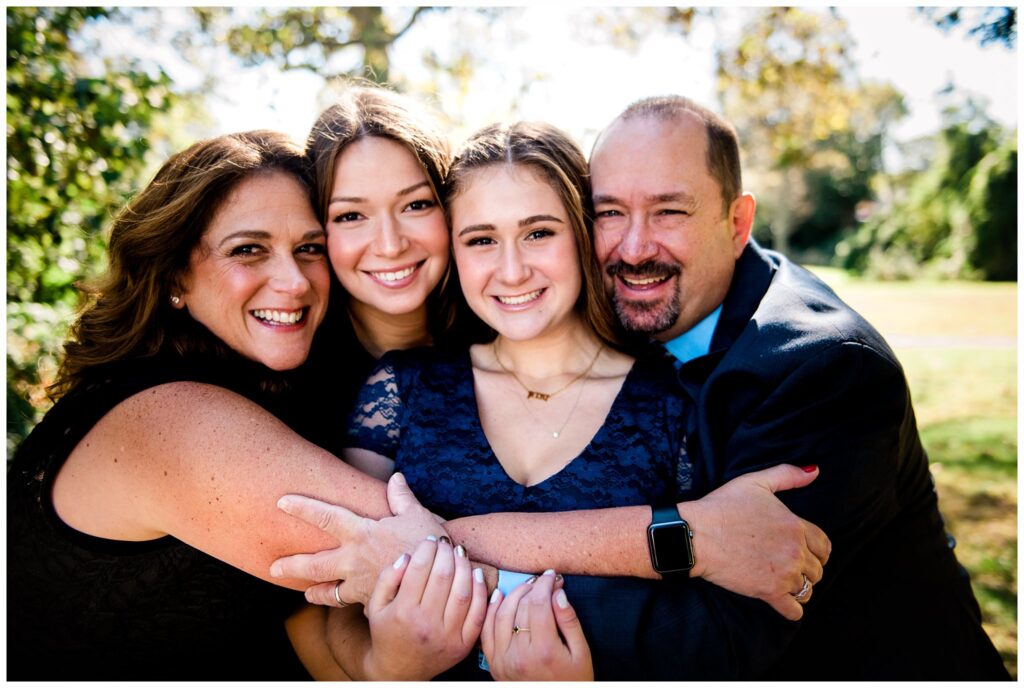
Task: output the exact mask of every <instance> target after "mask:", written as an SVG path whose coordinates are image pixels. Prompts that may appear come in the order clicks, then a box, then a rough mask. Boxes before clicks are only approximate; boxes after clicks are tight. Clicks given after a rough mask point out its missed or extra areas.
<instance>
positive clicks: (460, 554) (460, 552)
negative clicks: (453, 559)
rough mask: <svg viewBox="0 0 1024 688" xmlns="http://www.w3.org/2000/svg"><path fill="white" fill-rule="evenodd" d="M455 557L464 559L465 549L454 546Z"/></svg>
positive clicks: (460, 546)
mask: <svg viewBox="0 0 1024 688" xmlns="http://www.w3.org/2000/svg"><path fill="white" fill-rule="evenodd" d="M455 556H457V557H462V558H463V559H465V558H466V548H465V547H463V546H462V545H455Z"/></svg>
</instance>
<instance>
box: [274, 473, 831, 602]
mask: <svg viewBox="0 0 1024 688" xmlns="http://www.w3.org/2000/svg"><path fill="white" fill-rule="evenodd" d="M817 475H818V473H817V472H816V471H815V472H812V473H806V472H804V471H802V470H801V469H798V468H796V467H794V466H776V467H773V468H769V469H766V470H764V471H758V472H755V473H751V474H748V475H744V476H740V477H738V478H736V479H735V480H733V481H731V482H730V483H728V484H727V485H724V486H723V487H721V488H719V489H718V490H716V491H715V492H713V493H711V494H709V495H707V496H705V497H704V498H702V499H700V500H695V501H691V502H682V503H680V504H679V505H678V506H679V512H680V514H681V515H682V516H683V518H685V519H686V520H687V521H688V522H689V523H690V525H691V527H692V528H693V529H694V531H695V533H697V535H696V536H695V537H694V548H695V551H696V566H695V571H694V572H693V575H700V576H702V577H704V578H705V579H707V580H709V581H710V582H713V583H715V584H716V585H720V586H722V587H724V588H726V589H728V590H731V591H733V592H736V593H738V594H742V595H746V596H748V597H755V598H757V599H763V600H765V601H766V602H768V603H769V604H771V605H772V607H773V608H775V609H776V611H778V612H779V613H780V614H782V615H783V616H785V617H786V618H788V619H798V618H800V615H801V614H802V613H803V608H802V606H801V605H800V604H799V603H797V602H796V601H794V600H793V597H792V595H791V594H790V593H792V592H796V591H797V590H799V589H800V585H801V583H802V578H801V574H802V573H807V575H808V577H809V578H811V582H812V583H814V582H817V580H819V579H820V578H821V567H822V566H823V565H824V563H825V562H826V561H827V560H828V554H829V551H830V543H829V541H828V538H827V537H825V534H824V533H823V532H822V531H821V530H820V529H819V528H817V527H816V526H814V525H813V524H811V523H809V522H807V521H804V520H803V519H800V518H797V517H796V516H794V515H793V514H792V513H791V512H790V511H789V510H788V509H787V508H786V507H785V506H784V505H783V504H782V503H781V502H780V501H779V500H778V498H777V497H776V496H775V495H774V492H776V491H780V490H785V489H793V488H797V487H803V486H804V485H807V484H808V483H810V482H811V481H813V480H814V479H815V478H816V477H817ZM388 499H389V504H390V506H391V509H392V511H393V512H394V513H395V514H396V517H395V518H391V519H383V520H381V521H379V522H377V521H373V520H371V519H363V518H358V517H354V516H352V515H351V514H349V513H348V512H347V511H345V510H344V509H339V508H336V507H332V506H331V505H330V504H326V503H324V502H320V501H317V500H310V499H296V498H294V497H288V502H290V505H289V506H287V508H286V510H287V511H288V512H289V513H291V514H293V515H295V516H297V517H299V518H302V519H303V520H305V521H307V522H308V523H312V524H314V525H320V526H321V527H324V528H325V529H326V530H327V532H329V533H331V534H332V535H334V536H335V537H336V538H337V539H338V540H339V541H341V542H344V543H346V544H345V545H342V546H341V547H339V548H337V549H334V550H326V551H323V552H319V553H317V554H299V555H295V556H292V557H285V558H283V559H280V560H279V561H278V562H277V563H275V567H274V570H275V571H276V572H279V573H280V575H287V576H291V577H303V578H308V579H310V580H316V581H328V582H326V583H324V584H322V585H318V586H314V587H312V588H310V589H309V590H307V593H306V598H307V599H308V600H309V601H310V602H313V603H316V604H328V605H333V604H335V601H334V581H337V580H339V579H341V580H344V581H345V583H344V584H343V585H342V587H341V593H342V599H344V600H346V601H361V600H365V599H366V598H367V597H368V595H369V589H370V583H369V581H372V580H373V579H374V578H375V577H376V573H377V572H378V571H380V570H381V569H382V568H383V567H385V566H387V565H388V561H389V560H390V559H392V558H393V557H394V556H395V553H396V552H401V551H405V550H407V549H409V548H410V547H411V546H412V544H413V542H414V541H415V540H416V539H419V538H420V537H422V535H423V531H418V530H411V529H409V527H408V526H405V525H404V523H405V520H404V519H405V518H406V517H407V516H408V517H412V516H413V515H416V514H419V515H420V517H421V519H422V518H423V514H429V512H428V511H426V509H424V508H423V507H422V506H420V505H419V503H418V502H416V500H415V497H414V496H413V495H412V493H411V492H410V491H409V488H408V485H406V484H405V482H404V480H403V479H402V478H401V477H400V476H396V477H393V478H392V480H391V481H390V482H389V484H388ZM650 516H651V510H650V508H649V507H647V506H643V507H622V508H618V509H598V510H589V511H574V512H562V513H549V514H509V513H506V514H488V515H485V516H475V517H470V518H463V519H457V520H455V521H450V522H448V523H447V524H445V528H446V529H447V530H448V532H450V533H451V537H452V538H453V540H454V541H455V542H458V543H462V544H464V545H466V546H467V549H470V550H471V551H472V552H473V555H474V559H477V558H479V559H483V560H485V561H488V562H489V563H494V564H496V565H500V566H501V567H502V568H506V569H509V570H512V569H515V570H526V571H529V570H531V569H532V570H538V569H541V568H543V567H544V565H545V564H544V562H543V558H544V557H548V559H550V560H554V561H556V562H557V563H556V565H557V566H558V567H559V568H560V569H561V570H565V571H566V572H568V573H578V574H587V575H605V576H634V577H643V578H655V577H657V574H656V573H655V572H654V571H653V569H651V567H650V558H649V556H648V551H647V541H646V535H645V534H646V529H647V525H648V524H649V523H650ZM325 524H326V525H325ZM427 532H431V531H429V530H428V531H427ZM434 532H436V533H442V532H443V531H441V530H437V531H434ZM278 567H280V568H278ZM486 574H487V576H488V581H489V583H490V581H491V580H492V578H491V575H492V574H491V571H490V570H486Z"/></svg>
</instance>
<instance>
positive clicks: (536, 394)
mask: <svg viewBox="0 0 1024 688" xmlns="http://www.w3.org/2000/svg"><path fill="white" fill-rule="evenodd" d="M526 398H527V400H529V399H540V400H541V401H547V400H548V399H550V398H551V395H550V394H545V393H544V392H532V391H530V390H526Z"/></svg>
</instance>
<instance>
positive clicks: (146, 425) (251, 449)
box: [54, 382, 386, 588]
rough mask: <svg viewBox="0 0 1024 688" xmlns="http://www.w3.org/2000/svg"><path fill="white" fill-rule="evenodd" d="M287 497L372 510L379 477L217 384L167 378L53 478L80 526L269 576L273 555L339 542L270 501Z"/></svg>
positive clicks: (67, 514)
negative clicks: (172, 546)
mask: <svg viewBox="0 0 1024 688" xmlns="http://www.w3.org/2000/svg"><path fill="white" fill-rule="evenodd" d="M290 493H294V494H305V495H308V496H311V497H317V498H320V499H327V500H330V501H333V502H335V503H339V502H340V503H343V504H349V505H352V506H353V508H355V509H357V510H358V511H360V512H363V513H371V514H373V515H377V514H378V513H380V512H382V511H384V510H385V509H386V499H385V497H384V490H383V485H382V484H381V483H380V482H378V481H376V480H373V479H371V478H369V477H368V476H365V475H363V474H361V473H359V472H358V471H356V470H355V469H353V468H351V467H349V466H347V465H345V464H344V463H343V462H341V461H340V460H339V459H337V458H336V457H335V456H333V455H331V454H330V453H328V452H326V451H324V450H323V449H321V448H319V447H317V446H315V445H313V444H311V443H309V442H307V441H306V440H304V439H303V438H301V437H300V436H298V435H296V434H295V433H294V432H292V431H291V430H290V429H289V428H288V427H287V426H286V425H285V424H284V423H282V422H281V421H279V420H278V419H277V418H275V417H274V416H272V415H271V414H269V413H268V412H267V411H266V410H264V409H263V408H262V407H260V406H259V405H257V404H255V403H253V402H252V401H250V400H248V399H246V398H245V397H243V396H240V395H238V394H235V393H233V392H231V391H229V390H227V389H224V388H221V387H217V386H215V385H209V384H204V383H198V382H173V383H167V384H163V385H159V386H156V387H152V388H150V389H147V390H145V391H143V392H140V393H138V394H136V395H134V396H132V397H129V398H128V399H126V400H125V401H123V402H121V403H120V404H118V405H117V406H116V407H115V408H114V409H113V410H112V411H111V412H110V413H108V414H107V415H106V416H104V417H103V418H102V419H101V420H100V422H99V423H97V424H96V426H95V427H94V428H93V429H92V430H91V431H90V432H89V434H88V435H86V437H85V439H84V440H83V441H82V442H80V443H79V445H78V447H76V448H75V450H74V451H73V452H72V455H71V456H70V457H69V458H68V461H67V462H66V463H65V466H64V468H63V469H62V470H61V472H60V474H59V475H58V477H57V481H56V483H55V486H54V505H55V506H56V507H57V509H58V513H59V514H60V515H61V518H62V519H64V520H65V522H67V523H68V524H69V525H71V526H72V527H73V528H76V529H78V530H81V531H83V532H86V533H89V534H92V535H96V536H99V537H106V538H113V539H125V540H141V539H152V538H154V537H159V536H160V535H162V534H165V533H166V534H170V535H173V536H174V537H176V538H178V539H179V540H183V541H185V542H187V543H189V544H191V545H193V546H194V547H197V548H198V549H201V550H203V551H204V552H206V553H208V554H210V555H212V556H215V557H217V558H219V559H222V560H224V561H227V562H228V563H230V564H232V565H234V566H237V567H238V568H241V569H243V570H245V571H248V572H249V573H252V574H254V575H257V576H259V577H261V578H268V576H269V566H270V562H271V561H273V559H275V558H277V557H279V556H282V555H284V554H294V553H297V552H303V551H306V552H308V551H316V550H319V549H324V548H326V547H333V546H335V545H336V544H337V542H336V541H335V540H334V539H333V538H331V537H330V536H327V535H326V534H324V533H323V532H321V531H319V530H318V529H316V528H313V527H311V526H308V525H307V524H304V523H302V522H301V521H298V520H297V519H294V518H291V517H289V516H288V515H287V514H285V513H284V512H282V511H281V510H280V509H278V508H277V500H278V499H279V498H280V497H281V496H282V495H285V494H290ZM276 582H279V581H276ZM286 582H287V583H289V585H292V586H293V587H297V588H301V587H302V585H301V584H300V583H299V582H296V581H286Z"/></svg>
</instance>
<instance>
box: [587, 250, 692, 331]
mask: <svg viewBox="0 0 1024 688" xmlns="http://www.w3.org/2000/svg"><path fill="white" fill-rule="evenodd" d="M605 272H606V273H608V274H609V275H610V276H611V277H612V278H613V279H614V278H615V277H616V276H618V275H625V276H627V277H630V278H632V279H644V278H648V277H655V278H659V277H660V278H665V277H669V278H671V277H677V276H678V275H679V274H680V273H681V272H682V270H681V269H680V267H679V266H678V265H673V264H670V263H658V262H655V261H653V260H649V261H646V262H644V263H640V264H639V265H627V264H626V263H623V262H622V261H618V262H615V263H612V264H610V265H608V266H607V267H606V268H605ZM611 299H612V307H613V308H614V309H615V315H616V317H618V319H619V323H620V324H621V325H622V328H623V329H624V330H626V331H627V332H634V333H639V334H647V335H656V334H659V333H661V332H664V331H665V330H667V329H669V328H671V327H672V326H673V325H675V324H676V321H677V320H678V319H679V313H680V311H681V310H682V299H681V298H680V296H679V290H678V289H676V290H675V291H674V292H673V293H672V297H671V298H670V299H668V301H667V302H666V301H665V300H660V301H639V300H638V301H633V300H630V299H624V298H622V297H621V296H620V294H619V290H618V289H615V288H613V289H612V293H611Z"/></svg>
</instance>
